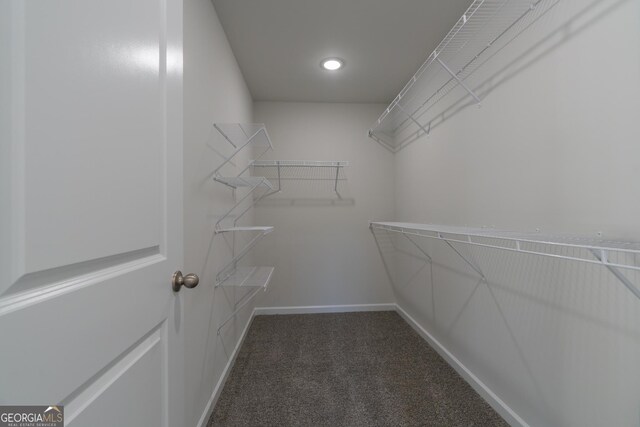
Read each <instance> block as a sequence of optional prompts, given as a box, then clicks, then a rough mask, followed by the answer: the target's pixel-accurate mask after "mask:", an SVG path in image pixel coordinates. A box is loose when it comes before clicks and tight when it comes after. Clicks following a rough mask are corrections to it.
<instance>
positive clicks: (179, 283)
mask: <svg viewBox="0 0 640 427" xmlns="http://www.w3.org/2000/svg"><path fill="white" fill-rule="evenodd" d="M198 283H200V278H198V275H197V274H193V273H189V274H187V275H184V276H183V275H182V271H180V270H178V271H176V272H175V273H173V277H171V288H172V289H173V291H174V292H179V291H180V288H181V287H183V286H184V287H185V288H189V289H191V288H195V287H196V286H198Z"/></svg>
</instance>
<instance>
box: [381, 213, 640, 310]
mask: <svg viewBox="0 0 640 427" xmlns="http://www.w3.org/2000/svg"><path fill="white" fill-rule="evenodd" d="M369 227H370V228H371V229H372V230H376V229H378V230H386V231H391V232H396V233H401V234H404V235H413V236H420V237H426V238H430V239H436V240H443V241H445V242H447V243H449V244H450V243H452V242H453V243H464V244H468V245H474V246H481V247H486V248H494V249H501V250H506V251H511V252H520V253H525V254H532V255H541V256H546V257H552V258H560V259H567V260H572V261H581V262H587V263H590V264H598V265H602V266H604V267H606V268H608V269H609V270H610V271H611V273H613V274H614V275H615V276H616V277H617V278H618V279H619V280H620V281H621V282H622V283H623V284H624V285H625V286H626V287H627V288H628V289H629V290H630V291H631V292H632V293H633V294H634V295H635V296H636V297H638V298H640V289H638V288H637V287H636V286H634V285H633V284H632V283H631V282H630V281H629V279H628V278H627V277H626V276H625V275H624V274H622V273H621V272H620V271H619V270H618V269H627V270H635V271H640V256H639V255H640V242H634V241H622V240H606V239H597V238H589V237H584V236H573V235H561V234H560V235H557V234H554V235H551V234H542V233H520V232H512V231H503V230H494V229H488V228H469V227H455V226H445V225H433V224H412V223H403V222H371V223H369ZM461 256H462V255H461Z"/></svg>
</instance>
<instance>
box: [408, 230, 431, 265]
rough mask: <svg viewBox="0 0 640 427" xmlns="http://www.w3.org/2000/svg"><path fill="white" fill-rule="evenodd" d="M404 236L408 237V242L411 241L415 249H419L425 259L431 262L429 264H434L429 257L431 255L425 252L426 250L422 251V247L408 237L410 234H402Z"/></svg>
mask: <svg viewBox="0 0 640 427" xmlns="http://www.w3.org/2000/svg"><path fill="white" fill-rule="evenodd" d="M402 235H403V236H404V237H406V238H407V240H409V241H410V242H411V243H412V244H413V246H415V247H416V248H417V249H418V250H419V251H420V252H421V253H422V255H424V256H425V257H427V260H429V264H433V261H432V260H431V257H430V256H429V254H428V253H427V252H425V250H424V249H422V248H421V247H420V245H418V244H417V243H416V242H415V241H414V240H413V239H412V238H411V237H409V235H408V234H405V233H402Z"/></svg>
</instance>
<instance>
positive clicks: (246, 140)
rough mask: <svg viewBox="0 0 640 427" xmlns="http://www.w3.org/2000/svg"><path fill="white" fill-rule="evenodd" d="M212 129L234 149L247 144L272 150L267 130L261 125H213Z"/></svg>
mask: <svg viewBox="0 0 640 427" xmlns="http://www.w3.org/2000/svg"><path fill="white" fill-rule="evenodd" d="M213 127H214V128H216V130H217V131H218V132H219V133H220V134H221V135H222V137H223V138H224V139H225V140H226V141H227V142H228V143H229V144H231V145H232V146H233V147H234V148H236V149H242V147H244V146H245V145H247V144H251V145H253V146H254V147H265V148H269V149H273V145H272V144H271V138H269V134H268V133H267V128H266V127H265V125H264V124H262V123H214V124H213Z"/></svg>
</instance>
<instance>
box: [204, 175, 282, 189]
mask: <svg viewBox="0 0 640 427" xmlns="http://www.w3.org/2000/svg"><path fill="white" fill-rule="evenodd" d="M213 179H214V180H215V181H218V182H219V183H222V184H224V185H227V186H229V187H231V188H238V187H256V188H259V187H263V188H264V187H266V188H268V189H270V190H273V189H274V186H273V184H271V182H270V181H269V180H268V179H267V178H265V177H263V176H216V177H214V178H213Z"/></svg>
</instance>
